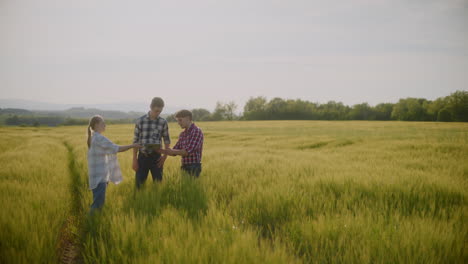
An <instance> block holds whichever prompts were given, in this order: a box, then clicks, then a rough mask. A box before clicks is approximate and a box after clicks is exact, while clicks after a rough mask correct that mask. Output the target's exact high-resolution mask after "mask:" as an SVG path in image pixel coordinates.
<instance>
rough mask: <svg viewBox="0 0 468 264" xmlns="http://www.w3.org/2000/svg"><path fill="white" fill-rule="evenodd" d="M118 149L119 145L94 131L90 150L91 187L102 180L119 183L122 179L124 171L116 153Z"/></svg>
mask: <svg viewBox="0 0 468 264" xmlns="http://www.w3.org/2000/svg"><path fill="white" fill-rule="evenodd" d="M118 151H119V146H118V145H116V144H114V143H112V141H110V140H109V139H108V138H106V137H105V136H103V135H101V134H99V133H98V132H94V134H93V137H92V138H91V146H90V148H89V150H88V177H89V189H91V190H92V189H94V188H96V187H97V186H98V184H99V183H101V182H108V181H111V182H113V183H115V184H119V183H120V182H121V181H122V172H121V171H120V166H119V162H118V161H117V155H116V154H117V152H118Z"/></svg>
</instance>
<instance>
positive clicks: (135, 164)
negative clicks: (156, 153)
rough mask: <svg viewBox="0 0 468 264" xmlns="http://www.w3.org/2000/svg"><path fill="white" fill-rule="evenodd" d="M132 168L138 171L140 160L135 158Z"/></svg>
mask: <svg viewBox="0 0 468 264" xmlns="http://www.w3.org/2000/svg"><path fill="white" fill-rule="evenodd" d="M132 168H133V170H134V171H135V172H137V171H138V160H137V159H133V164H132Z"/></svg>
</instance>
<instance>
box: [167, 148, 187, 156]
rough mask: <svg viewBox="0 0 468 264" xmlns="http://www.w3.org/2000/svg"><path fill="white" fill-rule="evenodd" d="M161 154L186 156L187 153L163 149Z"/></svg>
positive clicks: (180, 150) (182, 150)
mask: <svg viewBox="0 0 468 264" xmlns="http://www.w3.org/2000/svg"><path fill="white" fill-rule="evenodd" d="M161 152H162V153H165V154H167V155H170V156H182V157H186V156H188V152H187V151H186V150H185V149H163V150H162V151H161Z"/></svg>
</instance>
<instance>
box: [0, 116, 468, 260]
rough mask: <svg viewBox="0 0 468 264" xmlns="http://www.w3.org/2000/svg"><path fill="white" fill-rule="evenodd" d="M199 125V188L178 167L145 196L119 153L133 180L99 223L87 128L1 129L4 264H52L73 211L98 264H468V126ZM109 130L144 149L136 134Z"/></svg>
mask: <svg viewBox="0 0 468 264" xmlns="http://www.w3.org/2000/svg"><path fill="white" fill-rule="evenodd" d="M199 126H200V127H201V128H202V129H203V131H204V133H205V144H204V156H203V171H202V174H201V176H200V178H199V179H197V180H194V179H191V178H187V177H185V176H184V175H182V174H181V172H180V169H179V166H180V164H179V162H180V160H179V159H178V158H169V159H168V160H167V161H166V165H165V171H164V180H163V182H162V183H161V184H153V183H152V182H151V181H152V180H151V177H149V179H148V182H147V183H146V184H145V186H144V188H143V189H142V190H141V191H139V192H135V188H134V173H133V171H132V170H131V152H125V153H119V154H118V155H119V162H120V165H121V168H122V171H123V174H124V181H123V183H121V184H120V185H117V186H115V185H109V188H108V192H107V195H106V204H105V208H104V209H103V211H102V213H101V214H98V215H96V216H95V217H93V218H87V217H86V213H87V210H88V208H89V204H90V203H91V192H90V191H89V190H87V185H86V184H87V167H86V151H87V148H86V144H85V128H84V127H60V128H0V139H1V141H0V142H2V143H0V147H1V149H2V152H0V164H2V166H0V183H1V185H0V188H1V189H2V192H0V197H1V198H2V202H3V204H5V206H4V209H3V210H2V213H1V219H2V220H1V222H0V223H1V230H2V231H1V232H2V233H1V237H2V239H1V244H0V245H1V247H0V252H1V258H2V262H3V260H5V262H9V263H17V262H28V261H29V262H30V261H31V260H32V261H34V260H37V259H40V260H41V262H51V260H53V259H54V258H56V256H55V255H54V254H55V253H54V250H51V248H50V245H54V243H56V242H55V239H56V238H57V236H58V232H59V230H60V226H61V224H62V223H63V221H65V219H66V218H67V216H68V215H70V214H72V213H73V212H75V214H76V215H77V219H79V221H81V222H82V225H81V226H80V225H79V223H77V226H79V228H80V229H81V231H80V232H78V236H79V243H80V244H81V257H82V259H83V261H84V262H85V263H103V262H105V263H153V262H154V263H220V262H222V263H258V262H260V263H295V262H297V263H466V262H467V260H468V254H467V251H468V250H467V247H466V241H467V238H468V227H467V224H466V219H467V212H468V211H467V205H468V204H467V191H466V190H468V188H467V187H468V186H467V185H468V181H467V179H468V163H467V162H466V161H467V160H466V157H468V144H467V143H468V124H464V123H429V122H428V123H423V122H419V123H416V122H354V121H344V122H329V121H261V122H212V123H210V122H206V123H199ZM107 130H108V131H107V132H106V134H105V135H106V136H108V137H109V138H110V139H111V140H113V141H114V142H116V143H118V144H128V143H130V141H131V139H132V126H130V125H109V126H108V127H107ZM170 132H171V137H172V138H173V140H174V142H173V144H174V143H175V140H176V137H177V134H178V133H179V132H180V128H178V127H176V126H175V125H174V124H171V126H170ZM64 142H66V144H64ZM70 153H71V154H70ZM69 155H72V156H69ZM70 160H73V163H70ZM26 164H28V165H26ZM77 177H78V178H77ZM79 177H81V178H79ZM59 186H62V188H60V187H59ZM39 201H41V202H39ZM70 208H75V209H74V210H71V209H70ZM70 210H71V211H70ZM32 223H34V224H32ZM50 231H52V232H50ZM34 237H36V239H34ZM39 238H40V239H39ZM30 248H34V249H35V250H34V251H31V250H29V249H30ZM26 249H28V251H27V253H26ZM31 252H35V253H31ZM42 260H44V261H42ZM52 262H53V261H52Z"/></svg>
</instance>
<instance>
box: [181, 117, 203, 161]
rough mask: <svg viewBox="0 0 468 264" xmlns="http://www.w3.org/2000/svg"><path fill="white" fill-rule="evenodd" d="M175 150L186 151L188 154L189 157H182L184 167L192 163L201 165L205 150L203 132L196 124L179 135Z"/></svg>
mask: <svg viewBox="0 0 468 264" xmlns="http://www.w3.org/2000/svg"><path fill="white" fill-rule="evenodd" d="M174 149H185V150H186V151H187V152H188V156H187V157H182V165H184V164H191V163H201V158H202V150H203V132H202V130H201V129H200V128H199V127H197V126H196V125H195V124H193V123H192V124H191V125H190V127H189V128H187V129H185V130H184V131H182V132H181V133H180V135H179V141H177V143H176V144H175V146H174Z"/></svg>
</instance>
